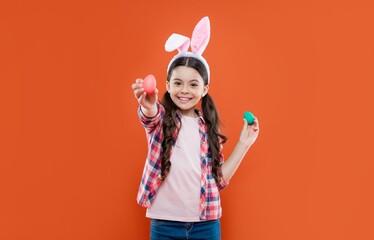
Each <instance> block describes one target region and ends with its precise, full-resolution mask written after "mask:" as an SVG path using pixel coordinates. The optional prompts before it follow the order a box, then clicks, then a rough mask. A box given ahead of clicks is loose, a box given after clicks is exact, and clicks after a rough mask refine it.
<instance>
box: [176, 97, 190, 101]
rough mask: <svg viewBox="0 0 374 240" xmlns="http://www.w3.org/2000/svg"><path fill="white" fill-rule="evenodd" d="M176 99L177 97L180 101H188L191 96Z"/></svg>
mask: <svg viewBox="0 0 374 240" xmlns="http://www.w3.org/2000/svg"><path fill="white" fill-rule="evenodd" d="M178 99H179V100H180V101H181V102H188V101H190V100H191V99H192V98H186V97H178Z"/></svg>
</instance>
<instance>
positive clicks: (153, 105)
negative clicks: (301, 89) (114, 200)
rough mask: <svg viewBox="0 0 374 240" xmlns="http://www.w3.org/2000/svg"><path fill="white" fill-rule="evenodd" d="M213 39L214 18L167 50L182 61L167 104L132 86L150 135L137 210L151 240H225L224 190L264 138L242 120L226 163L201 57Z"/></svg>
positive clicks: (170, 78) (138, 84)
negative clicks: (148, 227)
mask: <svg viewBox="0 0 374 240" xmlns="http://www.w3.org/2000/svg"><path fill="white" fill-rule="evenodd" d="M209 37H210V25H209V19H208V17H205V18H203V19H202V20H201V21H200V22H199V23H198V24H197V26H196V27H195V29H194V32H193V34H192V39H191V49H192V51H191V52H187V49H188V48H189V45H190V39H189V38H187V37H184V36H182V35H179V34H173V35H171V36H170V38H169V39H168V41H167V42H166V45H165V49H166V50H167V51H173V50H175V49H178V51H179V54H177V55H176V56H175V57H174V58H173V59H172V60H171V61H170V63H169V66H168V70H167V81H166V89H167V91H166V92H165V94H164V96H163V99H162V101H161V103H160V102H159V101H158V90H157V89H156V90H155V91H154V92H153V93H152V94H146V93H145V92H144V88H143V80H142V79H137V80H136V81H135V83H134V84H133V85H132V88H133V90H134V95H135V98H136V99H137V100H138V102H139V104H140V107H139V109H138V114H139V117H140V121H141V123H142V125H143V127H144V128H145V130H146V134H147V140H148V146H149V147H148V151H149V152H148V156H147V160H146V163H145V166H144V171H143V176H142V180H141V183H140V187H139V191H138V196H137V202H138V204H140V205H141V206H144V207H147V213H146V216H147V217H148V218H151V233H150V235H151V236H150V237H151V239H152V240H158V239H212V240H216V239H220V237H221V236H220V235H221V230H220V221H219V219H220V217H221V215H222V209H221V204H220V196H219V190H222V189H223V188H225V187H226V185H227V184H228V182H229V181H230V179H231V177H232V176H233V175H234V173H235V171H236V170H237V168H238V167H239V165H240V162H241V161H242V159H243V157H244V156H245V154H246V152H247V151H248V149H249V148H250V147H251V146H252V144H253V143H254V142H255V140H256V138H257V136H258V133H259V124H258V120H257V118H255V120H254V124H253V125H248V124H247V122H246V120H245V119H243V129H242V131H241V134H240V138H239V141H238V143H237V145H236V147H235V149H234V150H233V152H232V154H231V155H230V157H229V158H228V159H227V160H226V161H225V162H224V161H223V155H222V152H221V150H222V144H223V143H225V142H226V140H227V138H226V136H224V135H222V134H221V133H220V132H219V123H220V120H219V117H218V113H217V110H216V107H215V104H214V102H213V100H212V98H211V97H210V95H209V94H208V90H209V84H210V70H209V65H208V63H207V62H206V60H205V59H204V58H203V57H202V56H201V54H202V53H203V51H204V50H205V48H206V46H207V44H208V41H209Z"/></svg>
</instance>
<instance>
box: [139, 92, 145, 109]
mask: <svg viewBox="0 0 374 240" xmlns="http://www.w3.org/2000/svg"><path fill="white" fill-rule="evenodd" d="M145 95H146V93H145V92H143V93H142V94H141V95H140V96H139V98H138V102H139V104H140V105H142V106H143V105H144V98H145Z"/></svg>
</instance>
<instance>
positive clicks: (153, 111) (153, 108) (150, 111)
mask: <svg viewBox="0 0 374 240" xmlns="http://www.w3.org/2000/svg"><path fill="white" fill-rule="evenodd" d="M140 108H141V111H142V112H143V114H144V115H145V116H146V117H148V118H152V117H154V116H156V114H157V112H158V109H157V104H153V105H152V106H151V107H150V108H145V107H143V106H142V105H140Z"/></svg>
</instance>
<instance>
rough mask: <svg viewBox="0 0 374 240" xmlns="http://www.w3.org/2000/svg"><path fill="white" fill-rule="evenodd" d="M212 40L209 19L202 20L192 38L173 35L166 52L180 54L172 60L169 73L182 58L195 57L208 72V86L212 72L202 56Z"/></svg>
mask: <svg viewBox="0 0 374 240" xmlns="http://www.w3.org/2000/svg"><path fill="white" fill-rule="evenodd" d="M209 38H210V21H209V18H208V17H204V18H202V19H201V20H200V21H199V22H198V24H197V25H196V26H195V29H194V30H193V32H192V38H191V40H190V38H188V37H185V36H183V35H180V34H176V33H173V34H172V35H171V36H170V37H169V39H168V40H167V41H166V43H165V50H166V51H167V52H172V51H174V50H176V49H177V50H178V52H179V53H178V54H177V55H175V56H174V57H173V59H171V61H170V63H169V65H168V69H167V72H169V69H170V65H171V64H172V63H173V62H174V61H175V60H176V59H178V58H180V57H193V58H196V59H198V60H200V61H201V62H202V63H203V64H204V66H205V68H206V70H207V72H208V84H209V82H210V70H209V65H208V63H207V61H206V60H205V59H204V58H203V56H201V54H203V52H204V50H205V48H206V46H207V45H208V42H209ZM190 43H191V52H188V48H189V46H190Z"/></svg>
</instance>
